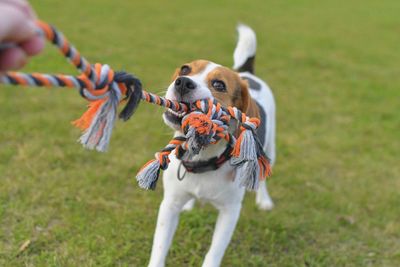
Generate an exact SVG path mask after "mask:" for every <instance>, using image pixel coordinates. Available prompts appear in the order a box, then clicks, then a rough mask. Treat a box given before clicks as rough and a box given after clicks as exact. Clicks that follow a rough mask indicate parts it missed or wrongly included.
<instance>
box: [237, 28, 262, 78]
mask: <svg viewBox="0 0 400 267" xmlns="http://www.w3.org/2000/svg"><path fill="white" fill-rule="evenodd" d="M237 31H238V35H239V36H238V42H237V44H236V48H235V52H234V53H233V69H234V70H236V71H238V72H245V71H248V72H250V73H254V59H255V56H256V48H257V39H256V34H255V32H254V31H253V29H251V28H250V27H249V26H247V25H245V24H239V25H238V26H237Z"/></svg>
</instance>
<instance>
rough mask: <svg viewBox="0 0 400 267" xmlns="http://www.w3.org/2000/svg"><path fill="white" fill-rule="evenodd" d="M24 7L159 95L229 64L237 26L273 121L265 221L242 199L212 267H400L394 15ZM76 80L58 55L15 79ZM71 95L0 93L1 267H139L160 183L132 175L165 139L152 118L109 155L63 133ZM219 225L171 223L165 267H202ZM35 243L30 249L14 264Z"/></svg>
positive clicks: (384, 5)
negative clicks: (246, 30)
mask: <svg viewBox="0 0 400 267" xmlns="http://www.w3.org/2000/svg"><path fill="white" fill-rule="evenodd" d="M236 2H237V3H233V2H231V1H218V2H217V1H210V0H208V1H197V2H190V1H189V2H188V1H127V0H125V1H122V0H114V1H110V0H98V1H88V0H85V1H83V0H82V1H78V0H74V1H72V0H69V1H60V0H57V1H55V0H51V1H50V0H41V1H33V5H34V7H35V8H36V10H37V12H38V14H39V15H40V17H41V18H42V19H43V20H46V21H49V22H51V23H53V24H55V25H57V26H58V27H59V28H60V29H61V30H62V31H64V33H65V34H66V35H67V36H68V37H69V39H70V40H71V41H72V42H73V43H74V44H75V45H76V46H77V47H78V48H79V49H80V50H81V52H82V53H83V54H84V55H85V56H86V57H87V58H88V59H89V60H91V61H92V62H96V61H98V62H103V63H108V64H110V65H111V66H113V68H114V69H116V70H119V69H125V70H127V71H129V72H133V73H135V74H136V75H138V76H139V77H140V78H141V79H142V81H143V83H144V85H145V87H146V89H148V90H150V91H152V92H156V93H162V92H163V90H164V89H165V88H166V86H167V84H168V83H169V77H170V76H171V75H172V73H173V70H174V69H175V67H176V66H178V65H180V64H181V63H184V62H187V61H190V60H193V59H197V58H206V59H210V60H213V61H216V62H219V63H221V64H224V65H228V66H230V65H231V64H232V59H231V58H232V52H233V48H234V46H235V31H234V27H235V25H236V23H237V22H238V21H242V22H245V23H247V24H249V25H251V26H252V27H253V28H254V29H255V30H256V32H257V34H258V42H259V47H258V53H257V66H256V68H257V69H256V70H257V73H258V75H259V76H261V77H263V78H265V79H266V80H267V81H268V83H269V84H270V85H271V87H272V88H273V90H274V93H275V96H276V101H277V106H278V160H277V164H276V166H275V168H274V176H273V178H272V179H271V180H270V182H269V188H270V193H271V195H272V197H273V199H274V200H275V202H276V208H275V209H274V210H273V211H272V212H270V213H264V212H260V211H258V210H257V209H256V207H255V204H254V195H253V194H248V195H247V196H246V199H245V204H244V208H243V210H242V214H241V218H240V221H239V224H238V227H237V229H236V231H235V234H234V237H233V240H232V242H231V244H230V246H229V248H228V250H227V252H226V254H225V258H224V261H223V266H400V194H399V191H400V164H399V151H400V138H399V130H400V111H399V97H400V86H399V85H400V75H399V74H400V73H399V70H400V63H399V62H400V53H399V52H398V46H399V43H400V30H399V29H400V28H399V27H400V18H399V10H400V3H399V1H396V0H393V1H389V0H385V1H383V0H382V1H311V0H310V1H306V0H301V1H263V0H258V1H245V0H242V1H236ZM33 70H34V71H43V72H68V73H75V72H74V69H73V68H71V67H70V66H69V65H68V64H67V63H65V61H64V59H62V58H61V57H60V56H59V55H58V53H57V52H56V50H55V49H53V48H51V47H48V48H47V49H46V52H45V53H44V54H43V55H42V56H40V57H38V58H35V59H34V60H33V61H32V62H31V63H30V64H29V66H28V67H27V68H26V71H33ZM84 109H85V101H84V100H82V99H81V98H80V97H79V95H78V94H77V93H76V92H73V91H69V90H63V89H54V90H46V89H37V88H32V89H22V88H17V87H5V86H1V88H0V117H1V120H0V179H1V180H0V266H144V265H146V263H147V262H148V258H149V254H150V248H151V242H152V236H153V231H154V227H155V222H156V216H157V209H158V205H159V203H160V201H161V198H162V186H161V183H160V184H159V187H158V188H157V190H156V191H155V192H145V191H143V190H140V189H139V188H138V186H137V185H136V183H135V181H134V176H135V173H136V171H137V170H138V168H139V167H140V166H141V165H142V164H143V163H145V162H146V161H147V160H148V159H150V158H152V156H153V153H154V152H155V151H157V150H159V149H160V148H162V147H163V145H164V144H165V143H166V142H167V141H168V140H169V138H170V130H169V129H168V128H167V127H166V126H164V125H163V124H162V122H161V118H160V115H161V112H162V111H161V109H160V108H157V107H154V106H151V105H147V104H142V105H141V107H140V108H139V110H138V112H137V113H136V116H135V117H134V118H133V119H131V120H130V121H129V122H127V123H122V122H119V123H118V124H117V127H116V129H115V131H114V134H113V137H112V141H111V148H110V150H109V151H108V152H107V153H105V154H100V153H96V152H93V151H85V150H84V149H83V148H81V147H80V145H79V144H77V143H76V142H75V140H76V139H77V138H78V136H79V131H78V130H77V129H74V128H73V127H71V125H70V121H72V120H74V119H76V118H77V117H79V116H80V114H81V113H82V112H83V111H84ZM215 219H216V212H215V211H214V210H213V209H212V208H211V207H210V206H207V205H206V206H204V207H196V209H195V210H193V211H192V212H190V213H185V214H183V215H182V217H181V221H180V225H179V228H178V231H177V234H176V236H175V239H174V242H173V246H172V249H171V251H170V253H169V257H168V260H167V264H168V266H200V264H201V262H202V259H203V257H204V255H205V253H206V251H207V249H208V247H209V244H210V240H211V235H212V232H213V227H214V222H215ZM26 240H30V241H31V243H30V245H29V246H28V247H27V248H26V249H25V250H23V251H22V252H20V253H19V252H18V251H19V248H20V246H21V245H22V244H23V243H24V242H25V241H26Z"/></svg>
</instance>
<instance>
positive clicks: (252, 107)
mask: <svg viewBox="0 0 400 267" xmlns="http://www.w3.org/2000/svg"><path fill="white" fill-rule="evenodd" d="M240 87H241V93H242V104H241V106H240V107H239V108H240V110H241V111H242V112H244V113H246V115H247V116H248V117H256V118H260V111H259V110H258V106H257V103H256V102H255V101H254V100H253V99H252V98H251V96H250V91H249V85H248V83H247V81H246V80H243V79H240Z"/></svg>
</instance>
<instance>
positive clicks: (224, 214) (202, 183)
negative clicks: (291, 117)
mask: <svg viewBox="0 0 400 267" xmlns="http://www.w3.org/2000/svg"><path fill="white" fill-rule="evenodd" d="M243 27H244V26H243ZM250 30H251V29H250ZM240 32H241V30H239V33H240ZM242 32H244V33H245V34H247V33H248V30H242ZM251 32H252V31H251ZM253 34H254V33H253ZM254 38H255V36H254ZM254 40H255V39H254ZM239 42H241V39H240V38H239ZM242 42H244V41H243V40H242ZM239 46H242V48H241V49H242V53H244V55H238V58H247V56H248V55H250V54H252V53H255V45H254V47H252V46H243V45H239V44H238V47H239ZM243 49H250V50H249V51H247V50H243ZM252 49H253V50H252ZM235 53H236V51H235ZM238 53H239V52H238ZM235 63H236V62H235ZM216 66H218V65H216V64H214V63H210V64H209V65H208V66H207V67H206V69H205V70H204V71H203V72H202V73H200V74H197V75H194V76H190V78H191V79H192V80H193V81H195V82H196V85H197V88H196V89H195V91H196V92H194V93H193V95H192V96H190V97H192V98H193V97H194V98H195V99H193V100H196V99H198V98H202V97H210V95H211V92H210V90H209V89H208V87H207V84H206V82H205V77H206V75H207V73H209V72H210V71H211V70H212V69H214V68H215V67H216ZM240 75H241V76H248V77H251V78H252V79H254V80H256V81H257V82H259V83H260V84H261V86H262V88H261V90H259V91H256V90H251V91H250V94H251V96H252V97H253V98H254V99H257V101H258V102H259V103H260V105H261V108H263V109H264V111H265V112H266V114H267V119H268V121H267V123H266V126H265V127H266V136H265V140H266V144H265V147H264V150H265V152H266V153H267V155H268V156H269V157H270V159H271V161H272V163H274V162H275V103H274V98H273V95H272V92H271V90H270V89H269V87H268V86H267V84H266V83H264V82H263V81H262V80H260V79H258V78H257V77H255V76H254V75H252V74H250V73H247V72H246V73H241V74H240ZM166 96H167V98H171V99H176V96H175V94H174V86H173V83H172V84H171V86H170V87H169V88H168V91H167V95H166ZM164 120H165V121H166V123H167V124H169V125H170V126H171V127H173V128H174V129H176V125H171V123H169V122H168V120H166V119H165V117H164ZM180 134H181V133H180V132H179V131H177V132H176V133H175V135H180ZM225 146H226V142H225V141H220V142H219V143H217V144H216V145H212V146H209V147H208V148H206V149H205V150H202V151H201V153H200V154H199V155H197V156H196V157H194V158H193V160H206V159H209V158H211V157H214V156H218V155H220V154H221V153H222V152H223V151H224V149H225ZM170 160H171V162H170V164H169V168H168V169H167V170H166V171H165V172H164V174H163V184H164V199H163V201H162V203H161V205H160V210H159V214H158V219H157V226H156V231H155V234H154V240H153V247H152V252H151V259H150V263H149V266H151V267H156V266H157V267H160V266H164V265H165V258H166V256H167V253H168V249H169V247H170V245H171V242H172V239H173V236H174V233H175V230H176V227H177V225H178V220H179V214H180V212H181V211H182V210H190V209H192V208H193V205H194V199H197V200H200V201H202V202H209V203H211V204H212V205H213V206H215V207H216V208H217V209H218V210H219V215H218V219H217V222H216V225H215V231H214V234H213V237H212V243H211V247H210V249H209V251H208V253H207V255H206V257H205V259H204V262H203V267H216V266H220V264H221V261H222V258H223V256H224V253H225V250H226V248H227V246H228V245H229V242H230V240H231V237H232V234H233V231H234V229H235V227H236V223H237V221H238V219H239V215H240V210H241V206H242V200H243V197H244V194H245V188H244V187H241V186H240V185H239V183H240V180H241V179H234V177H235V169H234V168H233V167H232V166H231V165H230V164H229V162H226V163H224V164H223V165H222V166H221V167H220V168H219V169H217V170H215V171H210V172H205V173H199V174H195V173H186V174H185V176H184V179H183V180H182V181H179V180H178V179H177V172H178V168H179V166H180V160H178V159H177V158H176V156H175V154H173V153H172V154H171V156H170ZM184 171H185V169H184V167H183V166H181V173H183V172H184ZM256 203H257V205H258V206H259V208H260V209H263V210H268V209H271V208H272V207H273V202H272V200H271V198H270V197H269V195H268V192H267V188H266V183H265V182H260V186H259V189H258V191H257V197H256Z"/></svg>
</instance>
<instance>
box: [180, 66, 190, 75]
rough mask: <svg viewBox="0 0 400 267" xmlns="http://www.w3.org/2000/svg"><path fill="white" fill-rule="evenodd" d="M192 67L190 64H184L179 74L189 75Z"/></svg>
mask: <svg viewBox="0 0 400 267" xmlns="http://www.w3.org/2000/svg"><path fill="white" fill-rule="evenodd" d="M191 71H192V69H191V68H190V67H189V66H188V65H183V66H182V67H181V71H180V72H179V75H188V74H189V73H190V72H191Z"/></svg>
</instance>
